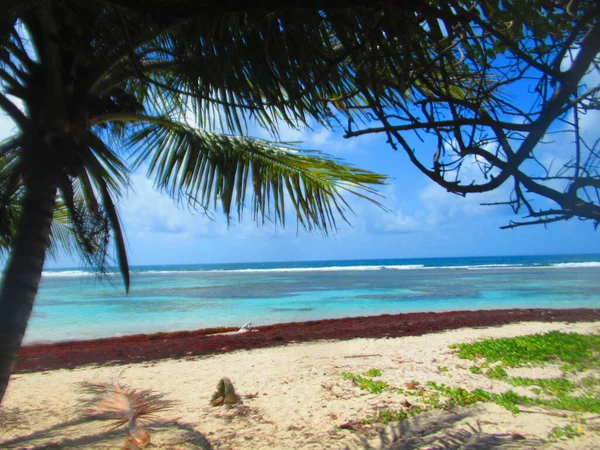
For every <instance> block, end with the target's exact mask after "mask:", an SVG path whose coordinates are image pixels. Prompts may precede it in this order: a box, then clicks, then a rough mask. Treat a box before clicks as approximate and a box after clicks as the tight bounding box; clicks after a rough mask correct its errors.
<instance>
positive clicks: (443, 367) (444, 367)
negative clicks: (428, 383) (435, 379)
mask: <svg viewBox="0 0 600 450" xmlns="http://www.w3.org/2000/svg"><path fill="white" fill-rule="evenodd" d="M437 371H438V372H439V373H444V372H448V368H447V367H446V366H438V367H437Z"/></svg>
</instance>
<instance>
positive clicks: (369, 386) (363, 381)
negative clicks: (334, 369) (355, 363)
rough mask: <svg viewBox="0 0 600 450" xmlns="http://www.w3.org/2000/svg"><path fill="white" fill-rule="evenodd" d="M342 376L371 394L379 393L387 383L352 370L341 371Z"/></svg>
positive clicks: (385, 387)
mask: <svg viewBox="0 0 600 450" xmlns="http://www.w3.org/2000/svg"><path fill="white" fill-rule="evenodd" d="M342 378H343V379H344V380H350V381H352V382H353V383H354V384H355V385H357V386H358V387H359V389H360V390H361V391H367V392H369V393H371V394H381V393H382V392H383V391H384V390H385V389H387V388H388V387H389V385H388V384H387V383H386V382H384V381H375V380H371V379H370V378H365V377H364V376H360V375H357V374H354V373H352V372H343V373H342Z"/></svg>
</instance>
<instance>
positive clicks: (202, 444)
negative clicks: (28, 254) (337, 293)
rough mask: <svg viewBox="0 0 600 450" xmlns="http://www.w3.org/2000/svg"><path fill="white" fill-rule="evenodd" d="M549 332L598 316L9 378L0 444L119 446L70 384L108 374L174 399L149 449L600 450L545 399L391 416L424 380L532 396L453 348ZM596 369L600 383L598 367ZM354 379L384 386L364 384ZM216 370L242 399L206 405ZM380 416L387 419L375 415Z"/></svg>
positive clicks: (554, 371) (573, 328) (584, 325)
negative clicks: (88, 414)
mask: <svg viewBox="0 0 600 450" xmlns="http://www.w3.org/2000/svg"><path fill="white" fill-rule="evenodd" d="M552 330H560V331H563V332H577V333H582V334H598V333H600V322H597V321H596V322H581V323H560V322H559V323H543V322H527V323H515V324H509V325H503V326H496V327H486V328H461V329H456V330H452V331H444V332H440V333H431V334H426V335H423V336H408V337H395V338H376V339H373V338H357V339H351V340H345V341H332V340H321V341H315V342H305V343H295V344H288V345H285V346H278V347H271V348H258V349H252V350H243V351H234V352H230V353H224V354H220V355H212V356H192V357H187V358H178V359H165V360H160V361H149V362H141V363H134V364H119V365H106V364H103V365H88V366H84V367H80V368H75V369H58V370H48V371H44V372H33V373H22V374H17V375H15V376H14V378H13V379H12V381H11V384H10V387H9V390H8V393H7V395H6V398H5V399H4V402H3V405H2V407H1V409H0V448H86V449H91V448H99V449H100V448H102V449H104V448H106V449H109V448H110V449H115V448H120V446H121V445H122V441H123V437H124V436H125V432H124V430H121V429H117V430H107V429H106V428H103V427H102V424H101V423H95V422H93V421H91V422H90V421H89V420H84V419H83V418H82V416H81V414H80V411H81V398H80V392H79V390H78V389H77V388H76V387H77V386H78V385H79V384H80V383H82V382H87V383H90V382H91V383H95V382H96V383H97V382H103V383H105V382H111V381H118V382H119V383H123V384H125V385H128V386H131V387H135V388H136V389H141V390H143V389H151V390H153V391H155V392H160V393H164V394H165V396H164V398H165V399H167V400H169V401H170V402H172V403H173V405H174V406H173V407H172V408H170V409H168V410H164V411H161V412H159V413H158V414H157V420H156V421H155V422H154V423H152V424H150V426H149V429H150V432H151V436H152V438H151V446H153V447H154V448H166V449H167V448H168V449H200V448H202V449H209V448H214V449H290V448H294V449H296V448H301V449H322V448H340V449H341V448H350V449H355V448H356V449H371V448H376V449H388V448H398V449H400V448H461V446H468V447H469V448H493V447H496V446H504V448H566V447H565V443H564V442H563V441H561V440H560V438H561V437H565V438H566V437H568V436H570V435H572V434H573V433H570V432H569V430H575V431H574V433H575V434H577V436H576V437H575V439H576V440H575V441H573V444H569V447H570V448H578V449H595V448H599V447H600V435H599V434H597V433H596V432H586V433H585V434H583V435H579V434H581V433H579V432H578V429H579V425H578V424H579V423H583V422H581V421H582V420H583V419H585V418H588V421H587V422H586V424H587V425H586V426H587V429H593V428H592V427H591V425H590V424H593V423H594V421H596V422H599V421H598V415H597V414H596V415H595V416H596V417H594V415H593V414H573V413H565V412H560V411H558V412H557V411H556V410H551V409H548V408H545V407H542V406H528V407H526V408H522V409H523V410H525V411H523V412H520V413H518V414H516V415H515V414H513V412H511V411H509V410H508V409H506V408H504V407H502V406H499V405H498V404H496V403H494V402H477V403H474V404H473V405H468V406H457V405H455V406H450V407H447V408H446V409H441V408H435V407H431V406H430V407H429V408H423V409H424V410H423V411H421V410H417V411H416V412H418V413H419V414H416V413H415V414H407V416H410V417H408V418H406V419H405V420H401V421H394V420H393V419H394V418H396V419H398V418H404V417H394V413H395V412H398V411H411V408H414V407H415V405H416V404H417V403H418V401H419V395H420V396H421V397H427V396H430V395H432V392H431V390H427V389H422V390H421V391H419V386H421V387H423V386H427V382H433V383H435V386H442V385H444V386H447V387H452V388H458V387H460V388H464V389H465V390H467V391H469V392H472V391H474V390H476V389H482V390H485V391H486V392H490V393H496V394H501V393H502V392H505V391H507V390H513V391H515V392H517V393H522V394H525V393H527V392H529V390H528V389H529V388H527V387H514V386H510V385H509V384H507V383H506V382H505V381H502V380H495V379H492V378H490V377H488V376H484V375H482V374H479V373H474V371H473V370H470V368H471V367H473V366H474V363H473V362H472V361H468V360H465V359H460V358H459V357H458V356H457V354H456V351H453V350H451V349H449V346H450V345H452V344H459V343H466V342H474V341H477V340H480V339H484V338H501V337H514V336H521V335H529V334H535V333H546V332H549V331H552ZM515 370H516V369H515ZM519 370H521V373H520V374H521V375H522V376H523V371H524V370H525V371H526V370H529V371H533V372H532V374H529V375H530V376H532V377H534V378H551V377H556V376H557V375H558V376H560V373H561V372H560V370H559V368H558V366H557V365H556V364H554V365H553V364H549V365H544V366H535V367H533V368H528V369H519ZM517 375H518V374H517V372H515V376H517ZM592 375H594V376H595V377H596V379H600V373H596V372H594V373H593V374H592ZM359 376H360V377H362V378H361V379H362V380H365V379H366V380H367V382H366V383H367V384H369V381H368V380H371V381H372V383H371V385H374V386H380V387H382V389H369V388H368V387H367V388H366V389H361V386H360V383H357V382H356V380H357V377H359ZM223 377H227V378H229V379H230V380H231V381H232V383H233V384H234V385H235V390H236V393H237V394H238V395H239V396H240V397H241V402H240V403H236V404H233V405H223V406H218V407H215V406H211V404H210V403H211V396H212V394H213V393H214V390H215V387H216V386H217V384H218V382H219V380H220V379H221V378H223ZM353 377H354V381H353ZM375 382H380V383H381V384H379V385H378V384H376V383H375ZM363 387H364V386H363ZM428 392H429V393H428ZM430 405H431V402H430ZM425 409H429V410H428V411H427V410H425ZM382 412H383V413H382ZM382 414H383V416H382ZM385 414H388V415H389V418H390V419H391V420H390V421H389V423H385V422H387V420H380V419H381V418H382V417H384V416H385ZM378 418H379V419H378ZM569 427H570V428H569ZM556 430H563V432H560V431H558V432H557V431H556ZM553 433H554V434H553ZM552 436H555V437H556V438H557V440H556V441H554V440H552V439H550V437H552Z"/></svg>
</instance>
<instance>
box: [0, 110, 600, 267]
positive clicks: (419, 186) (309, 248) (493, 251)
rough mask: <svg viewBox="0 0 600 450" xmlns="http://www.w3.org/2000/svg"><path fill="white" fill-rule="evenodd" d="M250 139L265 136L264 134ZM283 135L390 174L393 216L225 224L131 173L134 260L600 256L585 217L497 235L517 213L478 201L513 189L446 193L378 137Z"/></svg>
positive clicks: (552, 149) (359, 213)
mask: <svg viewBox="0 0 600 450" xmlns="http://www.w3.org/2000/svg"><path fill="white" fill-rule="evenodd" d="M599 119H600V115H598V114H596V115H594V116H592V115H588V116H586V117H585V118H584V119H583V120H582V121H581V127H582V132H585V133H595V134H596V135H597V131H596V130H595V129H594V126H596V125H594V124H597V123H598V122H599ZM12 129H13V125H12V123H11V122H10V120H9V119H8V118H7V117H6V116H0V139H4V138H5V137H7V136H9V135H10V133H11V130H12ZM251 134H252V135H254V136H255V137H263V138H268V137H269V136H268V134H267V133H266V132H265V131H264V130H259V129H253V130H251ZM280 139H281V140H282V141H300V142H302V144H301V146H302V147H304V148H310V149H319V150H321V151H323V152H325V153H328V154H330V155H332V156H335V157H338V158H342V159H344V160H345V161H346V162H349V163H352V164H353V165H355V166H357V167H360V168H363V169H368V170H371V171H375V172H379V173H382V174H385V175H387V176H389V183H388V184H387V185H386V186H384V187H382V188H381V189H380V193H381V195H383V198H381V199H380V201H381V202H382V203H383V204H384V205H385V207H386V209H387V210H383V209H380V208H378V207H376V206H374V205H372V204H370V203H368V202H366V201H364V200H361V199H358V198H352V197H351V196H348V197H346V198H347V199H348V201H349V203H350V205H351V206H352V209H353V211H354V214H349V215H348V218H349V221H350V224H349V225H348V224H345V223H343V222H341V221H340V222H339V223H338V226H339V230H338V231H337V233H335V234H334V235H332V236H328V237H324V236H322V235H320V234H315V233H312V234H311V233H308V232H306V231H304V230H303V229H302V228H300V229H298V228H297V227H296V224H295V221H289V222H288V223H287V226H286V228H285V229H283V228H281V226H279V225H278V226H275V225H274V224H272V223H266V224H264V225H257V224H256V223H254V222H253V221H252V218H251V214H250V213H249V212H248V214H247V215H246V217H244V218H243V220H241V221H238V220H237V219H234V220H233V221H232V223H231V224H229V226H228V225H227V222H226V220H225V219H224V217H223V215H222V214H221V213H220V212H219V211H216V212H214V213H213V214H212V217H207V216H205V215H203V214H201V213H193V212H190V211H188V210H187V209H185V208H181V207H178V206H177V205H175V204H174V203H173V201H172V200H171V199H170V198H168V197H167V196H166V195H162V194H160V193H159V192H156V191H155V190H154V189H153V185H152V182H151V181H150V180H148V179H147V178H146V177H145V173H144V171H143V170H140V171H138V172H135V173H133V174H132V187H131V188H130V190H129V192H128V194H127V196H126V197H125V198H124V199H122V201H121V202H120V204H118V205H117V206H118V208H119V211H120V215H121V219H122V222H123V225H124V230H125V235H126V241H127V248H128V251H129V261H130V264H131V265H156V264H165V265H166V264H204V263H208V264H210V263H229V262H263V261H299V260H326V259H336V260H337V259H371V258H377V259H379V258H420V257H452V256H494V255H536V254H578V253H600V239H599V235H598V233H597V232H596V231H595V230H594V227H593V224H592V223H591V222H589V221H585V222H584V221H580V220H577V219H573V220H571V221H568V222H560V223H555V224H550V225H548V226H547V227H544V226H527V227H520V228H516V229H511V230H500V229H499V227H500V226H503V225H506V224H508V223H509V221H510V220H511V219H513V220H516V219H518V218H519V216H516V215H515V214H514V213H513V212H512V210H511V209H510V208H509V207H507V206H495V207H492V206H482V205H481V203H485V202H493V201H503V200H506V199H507V198H508V194H509V192H510V187H509V186H507V185H504V186H502V187H501V188H500V189H498V190H496V191H493V192H490V193H486V194H477V195H472V196H467V197H465V198H463V197H459V196H456V195H454V194H450V193H448V192H446V191H445V190H444V189H442V188H441V187H439V186H437V185H436V184H434V183H433V182H431V181H429V180H428V179H427V178H426V177H425V176H424V175H422V174H421V173H420V172H419V171H418V170H417V169H416V168H415V167H414V166H413V165H412V164H411V163H410V162H409V160H408V158H407V156H406V155H405V154H404V153H402V151H397V152H396V151H394V150H393V149H392V148H391V147H390V146H389V145H388V144H386V143H385V139H384V137H383V136H381V135H366V136H361V137H357V138H351V139H344V138H343V136H342V133H341V131H335V130H334V131H328V130H323V129H319V128H317V127H315V129H313V130H300V131H298V130H292V129H286V128H284V129H283V130H282V132H281V135H280ZM413 142H414V145H419V143H418V141H413ZM422 145H423V146H424V148H423V149H418V150H419V151H427V152H431V154H433V152H434V150H432V149H430V148H427V146H426V145H424V144H422ZM562 145H564V143H561V142H559V141H557V142H556V144H555V145H549V146H547V147H548V150H547V157H548V158H560V152H561V147H562ZM472 169H474V168H472ZM469 170H471V169H469ZM46 267H47V268H59V267H74V268H75V267H83V263H82V262H81V261H80V260H79V259H78V258H77V257H72V256H69V255H59V256H58V257H57V258H56V259H48V260H47V262H46Z"/></svg>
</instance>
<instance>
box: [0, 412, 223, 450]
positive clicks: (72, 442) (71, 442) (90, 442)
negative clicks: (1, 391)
mask: <svg viewBox="0 0 600 450" xmlns="http://www.w3.org/2000/svg"><path fill="white" fill-rule="evenodd" d="M82 424H87V425H89V424H90V421H89V420H86V419H76V420H70V421H67V422H63V423H60V424H57V425H54V426H52V427H49V428H46V429H44V430H40V431H36V432H35V433H31V434H28V435H26V436H20V437H17V438H14V439H10V440H7V441H0V448H3V449H4V448H27V449H30V450H42V449H43V450H46V449H65V448H74V449H75V448H78V449H81V448H111V449H113V448H118V447H115V443H118V444H117V446H118V445H119V443H122V441H123V440H124V439H125V437H126V432H125V430H124V428H119V429H117V430H105V431H101V432H99V433H93V434H84V435H82V436H78V437H74V438H68V437H64V436H65V435H66V434H68V433H69V430H68V429H69V428H71V427H77V426H78V425H82ZM149 429H150V430H151V432H152V435H153V436H156V438H157V439H156V440H157V441H158V442H157V445H158V446H159V447H162V446H163V445H164V446H166V447H168V448H177V446H178V445H183V444H186V447H191V448H198V449H202V450H212V448H213V447H212V446H211V445H210V443H209V442H208V441H207V440H206V438H205V437H204V435H203V434H202V433H199V432H198V431H196V430H195V429H194V428H193V427H192V426H191V425H188V424H186V423H182V422H179V421H159V422H154V423H153V424H152V426H150V427H149ZM72 431H73V432H77V430H76V429H73V430H72ZM161 431H169V433H171V434H172V433H173V432H175V436H174V437H172V438H170V439H169V441H168V442H160V437H161V436H160V435H161ZM74 434H75V433H74ZM76 434H81V431H80V432H78V433H76ZM53 437H54V438H55V439H53ZM40 440H43V441H44V442H43V443H40V442H38V443H36V441H40Z"/></svg>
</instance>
